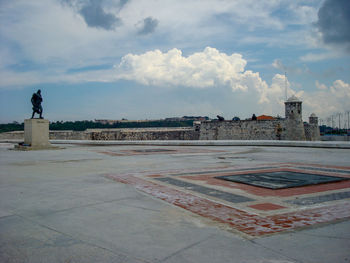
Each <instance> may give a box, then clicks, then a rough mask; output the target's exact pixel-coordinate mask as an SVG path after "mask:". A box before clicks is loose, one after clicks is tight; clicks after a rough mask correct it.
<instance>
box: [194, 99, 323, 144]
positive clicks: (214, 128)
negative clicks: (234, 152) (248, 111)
mask: <svg viewBox="0 0 350 263" xmlns="http://www.w3.org/2000/svg"><path fill="white" fill-rule="evenodd" d="M197 129H199V131H200V135H199V139H200V140H290V141H305V140H308V141H318V140H320V139H321V138H320V130H319V127H318V118H317V117H316V115H315V114H312V115H311V116H310V119H309V123H304V122H303V120H302V102H301V101H300V100H298V99H297V98H296V97H295V96H292V97H291V98H289V99H288V100H287V101H286V102H285V118H283V119H282V118H280V119H274V120H244V121H218V120H214V121H213V120H212V121H204V122H202V123H201V124H200V127H197Z"/></svg>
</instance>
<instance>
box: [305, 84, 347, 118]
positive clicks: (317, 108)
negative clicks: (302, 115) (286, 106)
mask: <svg viewBox="0 0 350 263" xmlns="http://www.w3.org/2000/svg"><path fill="white" fill-rule="evenodd" d="M316 86H317V87H318V90H317V91H316V92H308V93H305V95H304V105H305V108H306V110H308V111H310V112H315V113H316V114H317V115H318V116H319V117H322V118H323V117H327V116H329V115H330V114H333V113H335V112H344V111H348V110H349V109H350V84H349V83H346V82H344V81H343V80H340V79H338V80H336V81H334V82H333V84H332V85H331V86H329V87H327V86H326V85H325V84H322V83H319V82H318V81H316Z"/></svg>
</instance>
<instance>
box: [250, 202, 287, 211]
mask: <svg viewBox="0 0 350 263" xmlns="http://www.w3.org/2000/svg"><path fill="white" fill-rule="evenodd" d="M249 207H251V208H254V209H257V210H264V211H269V210H278V209H283V208H286V207H285V206H281V205H276V204H272V203H263V204H256V205H249Z"/></svg>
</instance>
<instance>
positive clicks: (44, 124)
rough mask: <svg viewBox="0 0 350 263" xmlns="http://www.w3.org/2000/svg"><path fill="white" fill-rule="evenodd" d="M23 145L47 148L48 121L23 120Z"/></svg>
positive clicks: (48, 143) (48, 144)
mask: <svg viewBox="0 0 350 263" xmlns="http://www.w3.org/2000/svg"><path fill="white" fill-rule="evenodd" d="M23 144H24V145H30V146H31V147H39V148H40V147H47V146H50V142H49V121H48V120H45V119H27V120H24V143H23Z"/></svg>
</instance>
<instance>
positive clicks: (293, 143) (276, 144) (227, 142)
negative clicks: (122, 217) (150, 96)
mask: <svg viewBox="0 0 350 263" xmlns="http://www.w3.org/2000/svg"><path fill="white" fill-rule="evenodd" d="M50 142H51V143H52V144H78V145H96V146H99V145H100V146H103V145H106V146H107V145H150V146H151V145H164V146H273V147H309V148H310V147H311V148H338V149H350V142H339V141H332V142H330V141H327V142H323V141H312V142H310V141H272V140H264V141H262V140H249V141H245V140H203V141H202V140H201V141H198V140H196V141H187V140H186V141H185V140H171V141H163V140H161V141H160V140H159V141H157V140H155V141H95V140H93V141H92V140H50Z"/></svg>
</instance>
